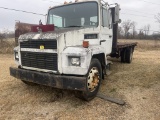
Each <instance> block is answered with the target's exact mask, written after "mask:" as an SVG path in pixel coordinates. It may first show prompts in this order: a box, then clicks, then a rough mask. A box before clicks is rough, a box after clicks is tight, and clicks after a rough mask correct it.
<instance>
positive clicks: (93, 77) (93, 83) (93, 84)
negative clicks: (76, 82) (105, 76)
mask: <svg viewBox="0 0 160 120" xmlns="http://www.w3.org/2000/svg"><path fill="white" fill-rule="evenodd" d="M99 79H100V76H99V72H98V69H97V68H96V67H93V68H92V69H91V70H90V72H89V74H88V90H89V91H90V92H93V91H95V89H96V88H97V87H98V84H99Z"/></svg>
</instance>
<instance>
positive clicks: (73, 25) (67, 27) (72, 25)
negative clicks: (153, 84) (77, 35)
mask: <svg viewBox="0 0 160 120" xmlns="http://www.w3.org/2000/svg"><path fill="white" fill-rule="evenodd" d="M68 27H83V26H80V25H70V26H67V27H65V28H68Z"/></svg>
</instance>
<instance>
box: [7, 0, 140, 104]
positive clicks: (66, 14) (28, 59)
mask: <svg viewBox="0 0 160 120" xmlns="http://www.w3.org/2000/svg"><path fill="white" fill-rule="evenodd" d="M119 11H120V8H119V5H118V4H112V5H109V4H108V3H104V2H103V1H101V0H85V1H84V0H83V1H80V0H79V1H78V0H76V1H75V2H74V3H66V2H65V4H63V5H59V6H54V7H52V8H50V9H49V11H48V15H47V23H46V25H42V24H40V25H33V26H32V27H31V32H29V33H26V34H23V35H20V37H19V38H18V46H17V47H16V48H15V49H14V58H15V61H16V63H17V68H13V67H10V75H11V76H13V77H15V78H18V79H20V80H22V81H23V82H24V83H26V84H31V83H34V84H40V85H46V86H50V87H54V88H59V89H69V90H74V91H75V95H76V96H78V97H79V98H82V99H84V100H87V101H89V100H91V99H93V98H94V97H95V96H96V94H97V92H98V90H99V87H100V83H101V81H102V80H103V79H104V76H105V75H106V68H107V65H108V63H109V62H108V60H107V57H108V56H110V57H117V58H121V62H123V63H131V61H132V56H133V52H134V48H135V46H136V45H137V43H118V42H117V31H118V23H119V21H120V19H119Z"/></svg>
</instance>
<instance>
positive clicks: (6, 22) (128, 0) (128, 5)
mask: <svg viewBox="0 0 160 120" xmlns="http://www.w3.org/2000/svg"><path fill="white" fill-rule="evenodd" d="M51 1H54V2H51ZM66 1H68V2H69V1H74V0H66ZM105 1H106V2H109V3H119V4H120V6H121V14H120V17H121V19H122V21H124V20H128V19H129V20H132V21H135V22H136V23H137V26H136V29H141V28H143V26H145V25H147V24H150V25H151V30H154V31H160V24H158V23H157V22H156V20H155V19H154V15H156V14H157V13H160V9H159V8H160V1H159V0H152V1H149V0H108V1H107V0H105ZM144 1H148V2H151V3H152V4H151V3H147V2H144ZM63 2H64V1H62V0H61V1H60V0H32V1H30V0H0V7H7V8H12V9H19V10H25V11H30V12H36V13H41V14H46V13H47V11H48V8H49V7H51V6H54V5H58V4H61V3H63ZM153 3H157V4H153ZM142 16H144V17H142ZM40 19H41V20H42V22H43V23H44V22H45V17H44V16H39V15H33V14H27V13H22V12H15V11H10V10H4V9H1V8H0V30H4V29H9V30H14V25H15V21H16V20H19V21H21V22H25V23H34V24H38V22H39V20H40Z"/></svg>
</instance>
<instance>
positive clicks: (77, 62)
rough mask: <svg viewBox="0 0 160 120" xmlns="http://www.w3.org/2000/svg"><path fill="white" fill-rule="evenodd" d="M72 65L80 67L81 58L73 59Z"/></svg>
mask: <svg viewBox="0 0 160 120" xmlns="http://www.w3.org/2000/svg"><path fill="white" fill-rule="evenodd" d="M70 60H71V65H73V66H80V58H79V57H77V58H76V57H74V58H71V59H70Z"/></svg>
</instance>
